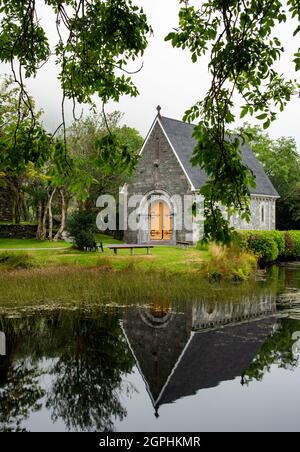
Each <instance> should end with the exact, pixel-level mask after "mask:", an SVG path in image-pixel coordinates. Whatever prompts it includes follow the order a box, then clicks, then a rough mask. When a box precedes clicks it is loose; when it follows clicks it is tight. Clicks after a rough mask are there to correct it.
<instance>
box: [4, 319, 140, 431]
mask: <svg viewBox="0 0 300 452" xmlns="http://www.w3.org/2000/svg"><path fill="white" fill-rule="evenodd" d="M0 324H1V325H2V329H3V330H4V331H5V332H6V336H7V342H8V347H7V353H8V355H7V356H6V357H5V358H1V361H0V430H1V429H2V430H20V429H22V422H23V421H24V420H26V418H27V417H28V416H29V414H30V412H31V411H37V410H39V409H41V408H42V397H43V396H44V395H46V407H47V408H48V409H50V410H51V411H52V413H51V416H52V419H53V420H54V421H55V420H58V419H59V418H61V419H62V420H63V421H64V422H65V424H66V426H67V428H68V429H77V430H112V429H113V420H114V418H115V417H120V418H121V419H122V418H123V417H124V416H125V415H126V411H125V410H124V408H123V407H122V405H121V403H120V400H119V392H120V389H121V388H120V386H121V381H122V374H123V373H126V372H130V371H131V369H132V366H133V359H132V356H131V354H130V352H129V350H128V348H127V344H126V341H125V339H124V338H123V334H122V331H121V328H120V326H119V316H118V313H112V312H110V313H109V314H104V313H97V314H95V315H93V316H92V317H87V315H84V314H82V313H80V312H65V313H61V312H55V313H52V314H51V315H50V314H49V315H42V314H41V315H36V316H34V317H27V318H25V319H24V318H23V319H5V320H3V319H1V318H0ZM45 359H46V360H45ZM43 374H51V376H52V379H51V381H52V386H51V388H50V390H49V391H48V392H47V394H45V392H44V391H43V390H42V388H41V386H40V384H41V380H40V377H41V376H42V375H43Z"/></svg>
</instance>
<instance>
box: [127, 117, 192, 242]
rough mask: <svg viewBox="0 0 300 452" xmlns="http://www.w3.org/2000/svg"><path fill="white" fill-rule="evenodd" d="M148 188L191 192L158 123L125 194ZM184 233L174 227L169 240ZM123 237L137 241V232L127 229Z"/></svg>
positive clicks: (145, 191) (178, 192) (147, 190)
mask: <svg viewBox="0 0 300 452" xmlns="http://www.w3.org/2000/svg"><path fill="white" fill-rule="evenodd" d="M150 192H152V194H154V195H156V194H157V195H159V194H160V193H161V192H163V193H167V194H169V195H170V196H171V197H172V196H174V195H181V196H183V195H190V194H192V192H191V187H190V184H189V182H188V180H187V178H186V176H185V174H184V172H183V170H182V168H181V166H180V164H179V162H178V160H177V158H176V156H175V154H174V152H173V150H172V149H171V147H170V145H169V143H168V141H167V139H166V137H165V135H164V133H163V131H162V129H161V127H160V125H159V124H158V123H157V124H156V126H155V127H154V129H153V131H152V133H151V135H150V137H149V138H148V141H147V143H146V146H145V148H144V150H143V153H142V155H141V157H140V160H139V163H138V165H137V169H136V171H135V174H134V176H133V178H132V180H131V182H130V183H129V184H128V197H130V196H131V195H133V194H135V195H143V196H145V195H147V193H150ZM153 192H155V193H153ZM132 210H133V209H132ZM128 213H129V214H130V213H131V211H129V212H128ZM185 237H186V231H184V230H183V231H175V232H174V236H173V239H172V242H175V241H176V240H185ZM124 240H125V241H126V242H127V243H138V242H139V241H140V239H139V234H138V232H136V231H126V232H125V234H124ZM142 241H147V240H142Z"/></svg>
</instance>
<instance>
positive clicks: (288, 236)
mask: <svg viewBox="0 0 300 452" xmlns="http://www.w3.org/2000/svg"><path fill="white" fill-rule="evenodd" d="M285 243H286V249H285V256H286V257H292V258H293V259H300V231H288V232H286V233H285Z"/></svg>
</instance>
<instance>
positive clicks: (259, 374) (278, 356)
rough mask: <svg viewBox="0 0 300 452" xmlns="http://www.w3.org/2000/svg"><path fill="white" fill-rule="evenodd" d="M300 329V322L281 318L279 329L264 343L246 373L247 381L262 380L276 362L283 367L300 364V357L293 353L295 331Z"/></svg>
mask: <svg viewBox="0 0 300 452" xmlns="http://www.w3.org/2000/svg"><path fill="white" fill-rule="evenodd" d="M296 331H300V322H299V321H297V320H292V319H281V320H280V327H279V329H278V330H277V331H276V332H275V333H274V334H273V335H272V336H270V337H269V338H268V340H267V341H266V342H265V343H264V344H263V345H262V347H261V350H260V352H259V354H258V355H257V357H256V359H255V360H254V361H253V363H252V364H251V365H250V367H249V368H248V369H247V371H246V373H245V379H244V380H245V382H246V383H249V382H250V381H252V380H259V381H260V380H262V379H263V376H264V375H265V374H266V373H267V372H269V371H270V369H271V366H272V365H273V364H276V365H277V366H278V367H280V368H282V369H293V368H296V367H297V366H298V364H299V358H298V357H296V356H295V355H294V353H293V345H294V343H295V339H293V333H294V332H296Z"/></svg>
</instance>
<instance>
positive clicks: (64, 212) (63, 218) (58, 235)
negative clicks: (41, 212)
mask: <svg viewBox="0 0 300 452" xmlns="http://www.w3.org/2000/svg"><path fill="white" fill-rule="evenodd" d="M59 193H60V197H61V223H60V227H59V230H58V231H57V233H56V234H55V237H54V239H53V241H54V242H57V241H58V240H59V239H60V238H61V235H62V233H63V232H64V230H65V226H66V218H67V204H66V201H65V195H64V192H63V190H59Z"/></svg>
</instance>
